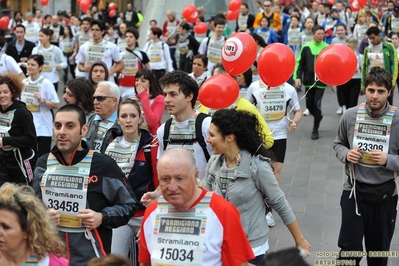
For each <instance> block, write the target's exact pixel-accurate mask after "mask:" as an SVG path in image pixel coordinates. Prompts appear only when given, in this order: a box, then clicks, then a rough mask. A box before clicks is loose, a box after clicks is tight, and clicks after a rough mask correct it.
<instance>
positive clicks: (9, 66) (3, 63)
mask: <svg viewBox="0 0 399 266" xmlns="http://www.w3.org/2000/svg"><path fill="white" fill-rule="evenodd" d="M10 72H11V73H13V74H16V75H19V74H21V73H22V69H21V68H20V67H19V65H18V64H17V62H16V61H15V59H14V58H12V57H11V56H9V55H6V54H3V53H0V74H1V75H5V74H7V73H10Z"/></svg>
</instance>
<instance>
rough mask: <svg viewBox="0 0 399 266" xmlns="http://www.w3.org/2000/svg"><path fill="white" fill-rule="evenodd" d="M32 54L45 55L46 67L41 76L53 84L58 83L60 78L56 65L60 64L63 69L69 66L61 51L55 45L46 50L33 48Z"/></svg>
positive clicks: (41, 47) (39, 47) (38, 47)
mask: <svg viewBox="0 0 399 266" xmlns="http://www.w3.org/2000/svg"><path fill="white" fill-rule="evenodd" d="M32 54H41V55H43V57H44V65H43V68H42V71H41V72H40V75H42V76H43V77H45V78H47V79H48V80H50V81H51V83H57V82H58V81H59V80H60V78H59V76H58V72H57V69H56V65H57V64H59V65H60V66H61V68H63V69H64V68H66V67H67V66H68V65H67V62H66V61H65V57H64V54H63V52H62V51H61V49H60V48H58V47H57V46H55V45H50V47H49V48H44V47H43V46H41V45H39V46H36V47H35V48H33V50H32Z"/></svg>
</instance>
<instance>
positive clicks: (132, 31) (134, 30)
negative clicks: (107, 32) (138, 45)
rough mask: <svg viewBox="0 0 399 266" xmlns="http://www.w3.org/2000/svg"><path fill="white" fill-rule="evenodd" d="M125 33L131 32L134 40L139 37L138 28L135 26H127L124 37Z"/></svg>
mask: <svg viewBox="0 0 399 266" xmlns="http://www.w3.org/2000/svg"><path fill="white" fill-rule="evenodd" d="M127 33H131V34H133V36H134V38H135V39H136V40H138V39H139V37H140V33H139V31H138V30H136V29H135V28H133V27H129V28H127V29H126V32H125V37H126V34H127Z"/></svg>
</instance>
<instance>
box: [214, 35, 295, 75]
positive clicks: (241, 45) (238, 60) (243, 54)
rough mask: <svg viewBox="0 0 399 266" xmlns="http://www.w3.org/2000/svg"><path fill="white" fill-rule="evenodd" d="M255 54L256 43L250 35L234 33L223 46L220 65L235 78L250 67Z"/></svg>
mask: <svg viewBox="0 0 399 266" xmlns="http://www.w3.org/2000/svg"><path fill="white" fill-rule="evenodd" d="M287 47H288V46H287ZM256 54H257V47H256V42H255V40H254V38H252V36H251V35H249V34H248V33H245V32H238V33H234V34H233V35H231V36H230V37H229V38H228V39H227V40H226V41H225V42H224V44H223V47H222V64H223V66H224V69H226V71H227V73H229V74H230V75H231V76H236V75H238V74H242V73H244V72H245V71H247V70H248V69H249V68H250V67H251V66H252V64H253V63H254V62H255V59H256Z"/></svg>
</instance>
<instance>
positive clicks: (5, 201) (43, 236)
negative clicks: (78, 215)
mask: <svg viewBox="0 0 399 266" xmlns="http://www.w3.org/2000/svg"><path fill="white" fill-rule="evenodd" d="M0 210H7V211H10V212H14V213H15V214H16V215H17V217H18V221H19V224H20V226H21V229H22V231H24V232H26V233H27V234H28V239H27V240H26V241H27V247H28V248H29V249H30V251H31V252H32V255H36V256H37V258H38V260H41V259H43V258H44V257H45V256H46V253H53V254H55V255H57V256H63V255H64V251H65V245H64V243H63V242H62V241H61V239H60V237H59V233H58V230H57V227H56V225H55V224H54V223H53V222H52V220H51V218H50V216H49V214H48V213H47V208H46V207H45V206H44V204H43V202H42V201H41V200H40V199H39V198H38V197H36V195H35V192H34V190H33V188H31V187H29V186H26V185H21V186H19V185H16V184H12V183H5V184H4V185H3V186H1V188H0Z"/></svg>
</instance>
